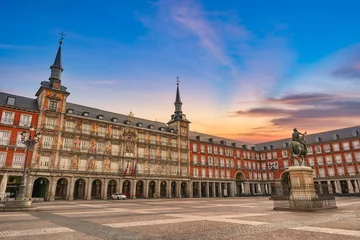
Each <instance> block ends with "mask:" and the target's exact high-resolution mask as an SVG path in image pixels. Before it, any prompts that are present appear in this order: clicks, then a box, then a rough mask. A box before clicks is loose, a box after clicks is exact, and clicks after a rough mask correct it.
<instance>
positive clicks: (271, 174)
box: [269, 172, 274, 180]
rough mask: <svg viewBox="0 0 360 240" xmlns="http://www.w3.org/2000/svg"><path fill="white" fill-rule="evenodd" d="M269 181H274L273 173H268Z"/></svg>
mask: <svg viewBox="0 0 360 240" xmlns="http://www.w3.org/2000/svg"><path fill="white" fill-rule="evenodd" d="M269 179H270V180H274V172H269Z"/></svg>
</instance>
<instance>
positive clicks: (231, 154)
mask: <svg viewBox="0 0 360 240" xmlns="http://www.w3.org/2000/svg"><path fill="white" fill-rule="evenodd" d="M229 151H230V157H233V156H234V150H233V149H229Z"/></svg>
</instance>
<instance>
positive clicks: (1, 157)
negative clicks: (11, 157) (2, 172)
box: [0, 152, 6, 167]
mask: <svg viewBox="0 0 360 240" xmlns="http://www.w3.org/2000/svg"><path fill="white" fill-rule="evenodd" d="M5 163H6V152H0V167H5Z"/></svg>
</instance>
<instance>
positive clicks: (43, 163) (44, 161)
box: [39, 156, 50, 168]
mask: <svg viewBox="0 0 360 240" xmlns="http://www.w3.org/2000/svg"><path fill="white" fill-rule="evenodd" d="M49 165H50V156H41V157H40V160H39V167H40V168H48V167H49Z"/></svg>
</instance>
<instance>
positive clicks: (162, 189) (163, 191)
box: [160, 181, 167, 198]
mask: <svg viewBox="0 0 360 240" xmlns="http://www.w3.org/2000/svg"><path fill="white" fill-rule="evenodd" d="M166 185H167V184H166V182H165V181H162V182H161V186H160V196H161V197H162V198H165V197H167V196H166Z"/></svg>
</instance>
